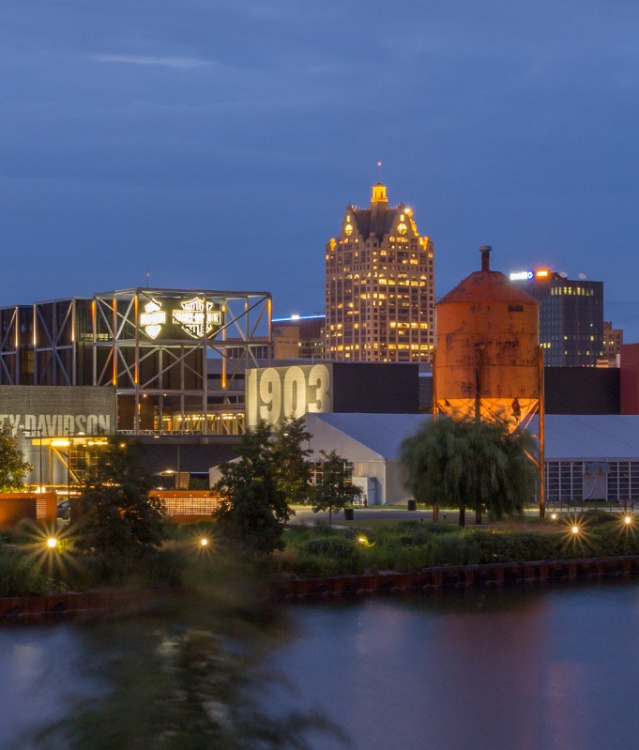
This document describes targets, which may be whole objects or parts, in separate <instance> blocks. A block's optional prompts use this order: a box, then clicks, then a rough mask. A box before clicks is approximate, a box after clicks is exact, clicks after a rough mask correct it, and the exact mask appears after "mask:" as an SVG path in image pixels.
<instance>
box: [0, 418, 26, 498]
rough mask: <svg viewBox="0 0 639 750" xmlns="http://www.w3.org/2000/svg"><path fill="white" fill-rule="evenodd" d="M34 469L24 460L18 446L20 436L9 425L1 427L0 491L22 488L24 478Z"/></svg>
mask: <svg viewBox="0 0 639 750" xmlns="http://www.w3.org/2000/svg"><path fill="white" fill-rule="evenodd" d="M30 471H33V466H31V464H30V463H28V462H27V461H25V460H24V455H23V453H22V451H21V450H20V448H19V447H18V437H17V436H15V437H14V436H13V434H12V432H11V430H10V429H9V427H3V428H2V429H0V492H11V491H12V490H21V489H23V487H24V478H25V477H26V476H27V474H28V473H29V472H30Z"/></svg>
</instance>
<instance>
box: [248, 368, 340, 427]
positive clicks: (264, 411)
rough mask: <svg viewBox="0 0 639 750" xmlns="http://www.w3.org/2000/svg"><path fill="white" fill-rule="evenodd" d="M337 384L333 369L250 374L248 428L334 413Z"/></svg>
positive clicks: (265, 370)
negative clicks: (335, 384)
mask: <svg viewBox="0 0 639 750" xmlns="http://www.w3.org/2000/svg"><path fill="white" fill-rule="evenodd" d="M332 408H333V383H332V371H331V368H330V365H319V364H318V365H292V366H290V367H266V368H259V369H255V370H248V371H247V378H246V426H247V428H248V429H253V428H254V427H256V426H257V424H258V423H259V422H266V423H267V424H270V425H278V424H281V423H282V422H285V421H287V420H289V419H297V418H299V417H302V416H304V414H306V413H307V412H314V413H320V412H330V411H332Z"/></svg>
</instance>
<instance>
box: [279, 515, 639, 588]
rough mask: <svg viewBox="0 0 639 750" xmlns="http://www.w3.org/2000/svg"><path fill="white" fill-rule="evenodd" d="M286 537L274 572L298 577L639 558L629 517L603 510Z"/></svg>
mask: <svg viewBox="0 0 639 750" xmlns="http://www.w3.org/2000/svg"><path fill="white" fill-rule="evenodd" d="M627 519H629V522H628V521H627ZM286 539H287V546H286V549H285V551H284V552H282V553H279V554H277V555H276V556H275V563H276V566H277V570H278V571H279V573H280V574H282V575H288V576H293V577H301V578H308V577H326V576H335V575H353V574H355V575H361V574H366V573H379V572H383V571H397V572H407V571H413V570H419V569H421V568H427V567H436V566H443V565H485V564H490V563H508V562H531V561H538V560H567V559H571V558H580V557H607V556H617V555H639V528H636V527H635V521H634V518H633V517H632V516H626V515H624V514H620V513H608V512H605V511H588V512H586V513H585V514H583V515H581V516H578V517H577V516H565V517H563V518H561V519H559V518H558V519H556V520H549V521H547V522H543V521H539V520H536V521H527V522H525V521H520V522H518V523H517V524H516V525H515V524H509V523H505V524H493V525H488V526H485V527H474V528H466V529H459V528H457V527H455V526H453V525H451V524H446V523H440V522H436V521H434V522H433V521H399V522H396V523H384V524H380V525H379V526H377V527H375V525H374V524H368V525H367V527H366V529H358V528H357V526H356V525H354V526H351V527H348V528H339V529H336V528H329V527H328V526H314V527H310V526H308V527H304V526H299V527H293V528H291V529H290V530H289V531H288V532H287V537H286Z"/></svg>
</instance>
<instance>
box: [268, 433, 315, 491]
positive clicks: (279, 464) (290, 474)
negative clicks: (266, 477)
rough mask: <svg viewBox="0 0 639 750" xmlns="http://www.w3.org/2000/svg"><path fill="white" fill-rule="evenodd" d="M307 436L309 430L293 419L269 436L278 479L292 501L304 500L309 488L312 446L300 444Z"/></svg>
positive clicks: (310, 484)
mask: <svg viewBox="0 0 639 750" xmlns="http://www.w3.org/2000/svg"><path fill="white" fill-rule="evenodd" d="M310 439H311V435H310V433H309V432H307V431H306V429H305V428H304V426H303V425H302V423H301V422H300V421H295V420H292V421H291V422H289V423H288V424H285V425H282V426H281V427H280V428H278V429H277V430H275V432H274V433H273V436H272V439H271V446H272V449H273V460H274V461H275V464H276V469H277V475H278V481H279V484H280V487H281V489H282V490H283V491H284V493H285V495H286V498H287V500H288V502H289V503H291V504H292V503H305V502H306V501H307V500H308V498H309V495H310V494H311V491H312V483H311V464H310V463H309V461H308V458H309V456H310V455H311V450H310V449H309V448H304V447H303V444H304V443H308V441H309V440H310Z"/></svg>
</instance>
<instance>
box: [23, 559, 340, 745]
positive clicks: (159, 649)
mask: <svg viewBox="0 0 639 750" xmlns="http://www.w3.org/2000/svg"><path fill="white" fill-rule="evenodd" d="M184 579H185V580H184V583H185V587H184V589H183V590H182V592H181V593H180V594H179V595H173V596H165V597H159V598H157V599H156V600H155V601H154V602H151V603H150V604H148V605H147V606H146V607H145V608H144V609H141V610H140V611H139V612H138V613H137V614H136V616H135V617H134V618H126V619H120V620H110V621H107V622H99V623H95V622H92V623H86V624H85V625H84V626H83V627H81V628H80V629H79V630H78V634H79V637H81V639H82V641H83V644H82V650H81V651H82V653H81V658H80V661H81V664H79V665H78V668H79V669H81V671H82V674H83V675H84V676H85V677H88V678H92V679H91V680H90V683H91V684H93V685H95V686H96V687H95V690H93V691H91V694H90V695H86V694H85V695H82V696H80V695H78V696H77V697H76V699H75V701H74V703H73V704H72V705H70V707H69V711H68V713H67V714H66V715H64V716H61V717H60V718H59V720H57V721H55V722H53V723H51V724H46V725H45V726H42V727H39V728H38V729H37V730H36V731H35V733H34V736H33V737H30V738H21V743H22V744H19V745H18V744H16V747H24V746H25V744H23V743H26V742H30V743H31V744H28V745H27V746H29V747H35V748H39V750H55V749H57V748H73V749H74V750H113V748H118V750H150V749H151V748H153V750H178V749H179V750H256V749H257V748H263V749H264V750H276V749H280V748H281V749H282V750H310V749H311V747H312V744H311V741H310V739H309V735H310V734H313V735H314V736H317V732H320V733H324V732H330V733H331V734H333V735H336V736H337V737H339V738H342V739H343V740H344V746H347V744H348V743H347V741H346V739H345V738H344V736H343V735H342V733H341V732H340V730H339V729H337V728H336V727H334V726H333V725H331V724H330V723H329V722H327V721H326V720H325V719H324V718H323V717H322V716H321V715H319V714H318V713H312V712H309V713H302V712H293V713H280V714H277V713H275V714H273V713H272V712H270V711H269V710H267V708H266V706H267V704H268V700H267V696H268V690H269V688H270V687H272V686H273V685H274V683H275V681H276V678H277V676H276V675H269V674H268V673H267V672H266V671H265V670H264V668H263V667H262V666H261V660H262V657H263V656H264V655H265V654H266V653H267V651H268V650H269V649H270V648H271V647H273V646H274V645H277V644H279V643H281V641H282V639H284V638H287V637H289V636H290V630H289V626H288V622H287V620H286V619H285V618H284V617H283V614H282V612H281V610H280V609H279V608H277V607H275V606H274V605H273V604H272V603H271V602H270V600H269V593H270V576H269V575H268V571H266V572H265V571H264V566H258V565H255V564H254V563H253V562H252V560H251V559H250V558H247V557H240V558H235V559H233V558H231V557H229V556H228V555H222V554H219V553H215V552H213V551H211V550H206V551H203V552H201V551H193V552H192V559H191V564H190V565H189V566H188V572H187V573H186V574H185V576H184ZM85 684H86V683H85Z"/></svg>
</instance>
